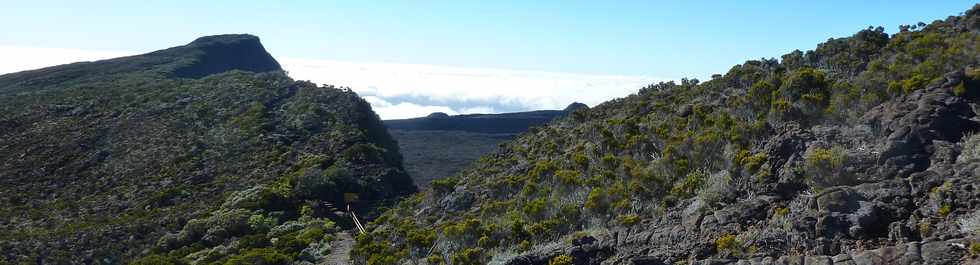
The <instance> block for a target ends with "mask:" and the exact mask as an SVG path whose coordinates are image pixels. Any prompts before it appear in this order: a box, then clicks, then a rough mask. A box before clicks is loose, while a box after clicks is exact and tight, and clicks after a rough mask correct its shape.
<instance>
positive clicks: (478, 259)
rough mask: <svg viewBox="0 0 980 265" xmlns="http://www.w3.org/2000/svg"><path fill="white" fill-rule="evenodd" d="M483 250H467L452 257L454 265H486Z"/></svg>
mask: <svg viewBox="0 0 980 265" xmlns="http://www.w3.org/2000/svg"><path fill="white" fill-rule="evenodd" d="M485 259H486V257H485V255H484V250H483V249H482V248H467V249H464V250H463V251H460V252H457V253H456V254H453V256H452V262H453V265H482V264H486V261H485Z"/></svg>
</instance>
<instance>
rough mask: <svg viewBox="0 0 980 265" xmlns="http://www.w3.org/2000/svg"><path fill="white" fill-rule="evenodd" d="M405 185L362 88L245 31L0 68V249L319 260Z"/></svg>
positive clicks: (29, 256) (121, 256)
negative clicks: (314, 79)
mask: <svg viewBox="0 0 980 265" xmlns="http://www.w3.org/2000/svg"><path fill="white" fill-rule="evenodd" d="M414 191H415V188H414V186H413V184H412V181H411V179H410V178H409V177H408V175H406V174H405V172H404V170H403V169H402V166H401V155H400V154H399V152H398V146H397V144H396V143H395V141H394V140H392V138H391V137H390V136H389V135H388V133H387V131H386V130H385V128H384V126H383V125H382V124H381V121H380V120H379V119H378V117H377V115H375V114H374V112H372V111H371V108H370V105H369V104H368V103H367V102H365V101H364V100H363V99H361V98H359V97H358V96H357V95H356V94H354V93H353V92H351V91H350V90H347V89H339V88H335V87H331V86H317V85H315V84H312V83H309V82H303V81H294V80H292V79H290V78H289V77H288V76H286V74H285V73H284V72H283V71H282V69H281V68H280V66H279V64H278V63H277V62H276V60H275V59H273V58H272V57H271V56H270V55H269V54H268V53H267V52H266V51H265V49H264V48H263V47H262V45H261V43H260V42H259V39H258V38H257V37H255V36H250V35H220V36H209V37H203V38H200V39H198V40H195V41H194V42H191V43H190V44H188V45H185V46H180V47H174V48H170V49H166V50H161V51H156V52H151V53H148V54H143V55H137V56H131V57H124V58H118V59H111V60H105V61H97V62H83V63H75V64H69V65H62V66H56V67H50V68H44V69H40V70H33V71H26V72H20V73H14V74H8V75H3V76H0V231H3V233H0V263H7V262H9V263H11V264H14V263H18V264H19V263H37V264H124V263H129V262H134V263H138V264H167V263H169V262H178V263H183V262H187V261H193V262H194V263H201V262H207V263H211V262H229V263H230V264H248V263H249V262H247V260H248V258H249V257H254V256H257V255H266V256H269V257H270V258H283V259H289V260H297V261H301V260H302V261H308V262H317V261H320V260H324V259H325V258H326V256H327V255H328V254H329V253H330V251H329V243H328V242H332V241H331V240H333V239H334V238H336V234H337V233H338V232H339V231H340V230H343V229H345V228H349V225H350V224H348V223H343V221H345V220H350V219H349V218H347V217H344V218H340V217H336V216H335V215H334V214H335V212H337V210H338V209H339V208H345V206H346V205H350V206H351V207H352V208H353V209H355V212H357V213H358V214H363V215H364V216H368V217H369V216H371V214H372V213H371V212H370V210H368V209H372V208H373V207H375V206H377V205H384V204H385V203H386V201H388V200H390V199H394V198H397V197H398V196H401V195H404V194H408V193H411V192H414ZM335 221H337V222H340V223H336V222H335ZM347 222H349V221H347ZM236 262H237V263H236Z"/></svg>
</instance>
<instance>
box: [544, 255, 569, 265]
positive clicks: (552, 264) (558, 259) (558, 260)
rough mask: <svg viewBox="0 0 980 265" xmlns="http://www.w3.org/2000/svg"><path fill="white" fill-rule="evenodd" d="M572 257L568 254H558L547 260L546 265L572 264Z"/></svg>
mask: <svg viewBox="0 0 980 265" xmlns="http://www.w3.org/2000/svg"><path fill="white" fill-rule="evenodd" d="M572 264H573V263H572V257H571V256H568V255H558V256H555V257H554V258H551V260H549V261H548V265H572Z"/></svg>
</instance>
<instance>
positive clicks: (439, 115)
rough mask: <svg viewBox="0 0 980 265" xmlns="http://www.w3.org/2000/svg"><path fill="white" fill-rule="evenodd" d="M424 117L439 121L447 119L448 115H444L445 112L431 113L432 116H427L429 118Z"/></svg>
mask: <svg viewBox="0 0 980 265" xmlns="http://www.w3.org/2000/svg"><path fill="white" fill-rule="evenodd" d="M425 117H426V118H431V119H441V118H449V114H446V113H445V112H433V113H432V114H429V116H425Z"/></svg>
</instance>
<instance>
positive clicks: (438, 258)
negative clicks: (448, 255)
mask: <svg viewBox="0 0 980 265" xmlns="http://www.w3.org/2000/svg"><path fill="white" fill-rule="evenodd" d="M425 260H426V261H428V263H429V265H437V264H446V259H443V258H442V255H438V254H433V255H431V256H429V257H428V258H426V259H425Z"/></svg>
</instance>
